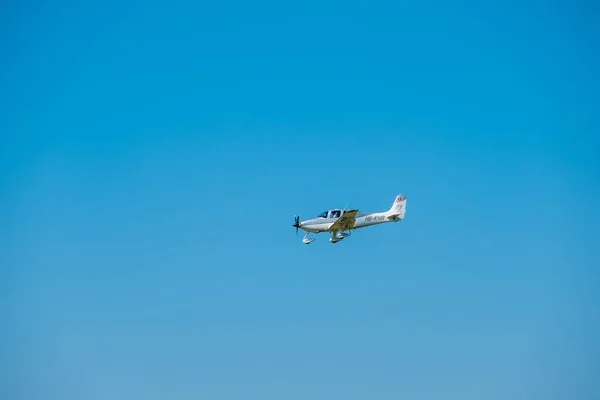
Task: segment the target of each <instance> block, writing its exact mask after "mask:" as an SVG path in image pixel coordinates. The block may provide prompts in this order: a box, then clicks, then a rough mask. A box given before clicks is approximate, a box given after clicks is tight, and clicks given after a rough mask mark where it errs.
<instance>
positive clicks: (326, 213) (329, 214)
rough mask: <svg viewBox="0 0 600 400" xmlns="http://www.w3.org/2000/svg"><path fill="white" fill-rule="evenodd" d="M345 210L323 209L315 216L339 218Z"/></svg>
mask: <svg viewBox="0 0 600 400" xmlns="http://www.w3.org/2000/svg"><path fill="white" fill-rule="evenodd" d="M344 212H345V211H342V210H328V211H323V212H322V213H321V214H319V215H318V216H317V218H336V219H337V218H339V217H341V216H342V214H343V213H344Z"/></svg>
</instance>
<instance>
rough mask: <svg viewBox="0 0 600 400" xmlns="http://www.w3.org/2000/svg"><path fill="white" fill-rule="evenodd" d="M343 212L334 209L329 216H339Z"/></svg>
mask: <svg viewBox="0 0 600 400" xmlns="http://www.w3.org/2000/svg"><path fill="white" fill-rule="evenodd" d="M341 213H342V212H341V211H339V210H336V211H332V212H331V215H330V216H329V218H339V217H340V215H341Z"/></svg>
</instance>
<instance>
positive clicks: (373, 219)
mask: <svg viewBox="0 0 600 400" xmlns="http://www.w3.org/2000/svg"><path fill="white" fill-rule="evenodd" d="M405 212H406V195H405V194H399V195H398V196H396V198H395V199H394V203H393V204H392V207H391V208H390V209H389V210H387V211H383V212H376V213H366V212H359V211H358V210H345V209H344V210H340V209H334V210H328V211H324V212H323V213H321V214H319V216H317V217H316V218H313V219H308V220H306V221H302V222H300V217H299V216H296V217H295V223H294V225H293V226H294V227H295V228H296V233H298V229H302V230H303V231H306V234H305V235H304V238H303V239H302V242H303V243H306V244H310V243H312V242H313V241H314V240H315V239H314V238H309V237H308V235H309V234H310V233H317V234H318V233H321V232H331V233H332V236H331V238H330V239H329V241H330V242H331V243H337V242H339V241H340V240H343V239H345V238H347V237H348V236H350V232H346V231H351V230H355V229H359V228H366V227H367V226H373V225H379V224H385V223H387V222H398V221H402V220H403V219H404V213H405Z"/></svg>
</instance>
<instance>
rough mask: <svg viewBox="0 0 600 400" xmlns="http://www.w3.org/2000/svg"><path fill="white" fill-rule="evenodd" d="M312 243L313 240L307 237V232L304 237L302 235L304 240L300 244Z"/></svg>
mask: <svg viewBox="0 0 600 400" xmlns="http://www.w3.org/2000/svg"><path fill="white" fill-rule="evenodd" d="M314 241H315V238H309V237H308V232H306V235H304V238H303V239H302V243H304V244H311V243H312V242H314Z"/></svg>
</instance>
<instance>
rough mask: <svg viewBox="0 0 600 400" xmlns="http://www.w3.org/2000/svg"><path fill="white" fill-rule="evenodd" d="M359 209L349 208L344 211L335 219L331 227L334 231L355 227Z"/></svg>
mask: <svg viewBox="0 0 600 400" xmlns="http://www.w3.org/2000/svg"><path fill="white" fill-rule="evenodd" d="M357 212H358V210H349V211H346V212H345V213H344V215H342V216H341V217H340V218H338V220H337V221H335V222H334V223H333V224H331V226H330V227H329V229H330V230H332V231H340V232H343V231H347V230H348V229H352V228H354V222H356V213H357Z"/></svg>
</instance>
